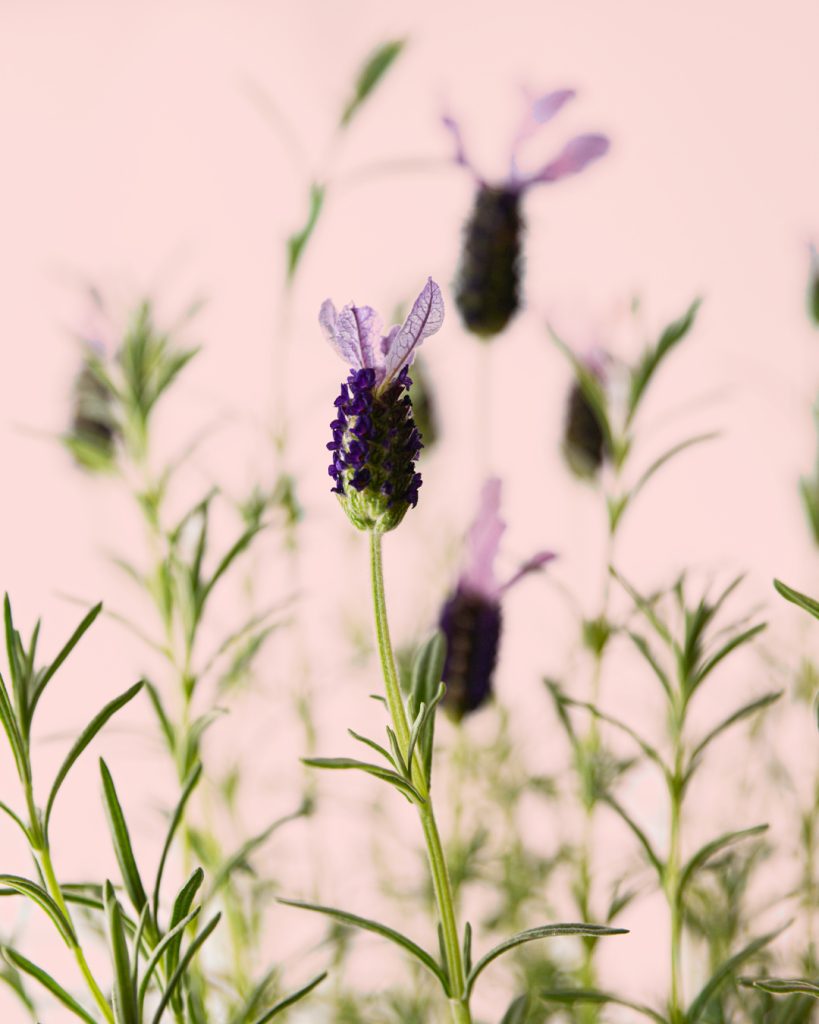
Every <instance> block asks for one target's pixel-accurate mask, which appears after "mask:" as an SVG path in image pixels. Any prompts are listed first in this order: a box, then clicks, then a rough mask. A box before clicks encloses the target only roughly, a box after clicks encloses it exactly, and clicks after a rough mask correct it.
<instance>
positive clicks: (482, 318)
mask: <svg viewBox="0 0 819 1024" xmlns="http://www.w3.org/2000/svg"><path fill="white" fill-rule="evenodd" d="M574 95H575V93H574V91H573V90H572V89H560V90H557V91H556V92H550V93H546V94H545V95H544V96H540V97H537V98H534V99H530V100H529V102H528V105H527V110H526V112H525V115H524V118H523V120H522V123H521V125H520V127H519V128H518V131H517V134H516V135H515V139H514V141H513V144H512V152H511V155H510V160H509V173H508V175H507V176H506V178H505V180H503V181H502V182H500V183H498V184H488V183H487V182H486V181H485V180H484V179H483V178H482V177H481V176H480V175H479V174H478V172H477V171H476V170H475V168H474V166H473V164H472V163H471V161H470V160H469V159H468V157H467V155H466V150H465V147H464V143H463V138H462V136H461V130H460V127H459V125H458V124H457V122H456V121H454V120H453V119H452V118H451V117H445V118H444V125H445V126H446V128H447V129H448V130H449V131H450V132H451V133H452V136H453V138H454V141H455V161H456V163H458V164H460V166H462V167H466V168H467V169H468V170H469V171H470V172H471V173H472V176H473V177H474V179H475V183H476V185H477V194H476V196H475V205H474V208H473V211H472V214H471V216H470V217H469V220H468V221H467V223H466V228H465V230H464V242H463V250H462V253H461V262H460V267H459V269H458V274H457V279H456V283H455V302H456V304H457V306H458V309H459V311H460V313H461V317H462V319H463V322H464V325H465V326H466V328H467V329H468V330H470V331H472V332H473V334H476V335H478V337H482V338H491V337H493V336H494V335H496V334H499V333H500V332H501V331H502V330H503V329H504V328H505V327H506V325H507V324H508V323H509V321H510V320H511V318H512V317H513V316H514V315H515V313H516V312H517V310H518V308H519V306H520V259H521V238H522V234H523V227H524V222H523V218H522V215H521V210H520V205H521V198H522V197H523V195H524V194H525V193H526V192H527V191H528V189H530V188H531V187H532V186H533V185H537V184H538V183H540V182H543V183H552V182H555V181H559V180H560V179H561V178H566V177H568V176H569V175H572V174H578V173H579V172H580V171H582V170H583V169H584V168H585V167H587V166H588V165H589V164H590V163H592V162H593V161H594V160H597V159H599V157H601V156H603V155H604V154H605V153H606V152H608V149H609V140H608V139H607V138H606V136H604V135H599V134H587V135H578V136H576V137H575V138H573V139H571V140H570V141H569V142H568V143H567V144H566V145H565V146H564V147H563V149H562V150H561V152H560V153H559V154H558V156H557V157H555V159H553V160H551V161H549V163H547V164H545V165H544V166H543V167H541V168H540V170H538V171H535V172H533V173H531V174H526V173H523V172H522V171H521V170H520V167H519V163H518V157H519V152H520V149H521V146H522V145H523V143H525V142H526V141H527V140H528V139H529V138H531V136H532V135H534V134H535V132H536V131H537V129H539V128H540V127H541V126H542V125H544V124H547V123H548V122H549V121H551V119H552V118H553V117H554V116H555V115H556V114H557V113H558V112H559V111H560V110H561V109H562V108H563V106H564V105H565V104H566V103H567V102H568V101H569V100H571V99H573V98H574Z"/></svg>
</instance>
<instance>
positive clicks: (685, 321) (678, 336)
mask: <svg viewBox="0 0 819 1024" xmlns="http://www.w3.org/2000/svg"><path fill="white" fill-rule="evenodd" d="M701 302H702V300H701V299H695V300H694V302H692V303H691V305H690V306H689V307H688V309H687V310H686V311H685V313H683V315H682V316H681V317H680V318H679V320H675V321H674V322H673V323H670V324H669V325H668V327H666V329H665V330H664V331H663V333H662V334H661V335H660V338H659V340H658V342H657V344H656V345H654V346H653V347H650V348H648V349H647V350H646V351H645V352H644V353H643V355H642V356H641V358H640V360H639V361H638V363H637V365H636V366H635V367H634V369H633V370H632V374H631V389H630V393H629V399H628V420H627V425H628V423H630V422H631V420H632V419H633V418H634V415H635V413H636V412H637V409H638V407H639V405H640V402H641V400H642V398H643V395H644V394H645V390H646V388H647V387H648V384H649V382H650V380H651V378H652V377H653V376H654V374H655V372H656V371H657V368H658V367H659V365H660V363H661V362H662V361H663V359H664V358H665V357H666V356H667V355H668V353H669V352H670V351H671V350H672V349H673V348H674V347H675V346H676V345H677V344H678V343H679V342H680V341H682V339H683V338H684V337H685V336H686V334H688V332H689V331H690V330H691V328H692V327H693V326H694V321H695V319H696V317H697V311H698V310H699V308H700V304H701Z"/></svg>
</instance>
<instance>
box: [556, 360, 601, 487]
mask: <svg viewBox="0 0 819 1024" xmlns="http://www.w3.org/2000/svg"><path fill="white" fill-rule="evenodd" d="M607 360H608V355H607V354H606V353H605V352H602V351H600V350H597V351H594V352H591V353H589V354H588V355H587V356H586V357H585V358H584V359H583V363H584V364H585V366H586V368H587V369H588V370H589V372H590V373H592V374H594V376H595V377H596V378H597V380H598V381H600V383H601V385H603V386H605V382H606V362H607ZM563 454H564V456H565V458H566V462H567V463H568V465H569V468H570V469H571V470H572V472H573V473H575V474H576V475H577V476H579V477H583V478H585V479H590V478H592V477H595V476H596V475H597V473H598V472H599V470H600V468H601V466H602V465H603V462H604V460H605V459H606V457H607V456H608V454H609V452H608V445H607V444H606V437H605V433H604V431H603V427H602V425H601V423H600V420H599V419H598V416H597V414H596V413H595V411H594V408H593V406H592V404H591V403H590V402H589V400H588V398H587V397H586V393H585V391H584V390H583V387H582V385H581V383H580V381H579V380H577V379H575V380H574V381H573V382H572V387H571V390H570V391H569V399H568V403H567V406H566V419H565V422H564V428H563Z"/></svg>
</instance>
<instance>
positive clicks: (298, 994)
mask: <svg viewBox="0 0 819 1024" xmlns="http://www.w3.org/2000/svg"><path fill="white" fill-rule="evenodd" d="M326 977H327V972H326V971H323V972H322V973H321V974H319V975H317V976H316V977H315V978H313V980H312V981H308V982H307V984H306V985H303V986H302V987H301V988H300V989H297V990H296V991H295V992H293V993H291V994H290V995H289V996H285V997H284V999H280V1000H279V1002H278V1003H276V1005H275V1006H271V1007H270V1009H269V1010H268V1011H267V1012H266V1013H263V1014H262V1016H261V1017H259V1018H258V1019H257V1020H256V1021H255V1022H254V1024H267V1022H268V1021H269V1020H273V1018H274V1017H278V1015H279V1014H280V1013H282V1011H283V1010H287V1009H288V1008H289V1007H291V1006H293V1004H294V1003H298V1002H299V1001H300V1000H302V999H304V997H305V996H306V995H309V993H310V992H312V991H313V989H314V988H315V987H316V986H317V985H320V984H321V983H322V982H323V981H324V979H325V978H326Z"/></svg>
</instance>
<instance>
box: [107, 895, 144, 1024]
mask: <svg viewBox="0 0 819 1024" xmlns="http://www.w3.org/2000/svg"><path fill="white" fill-rule="evenodd" d="M104 899H105V918H106V922H107V931H108V947H109V949H110V951H111V960H112V962H113V965H114V991H113V995H114V1017H115V1019H116V1022H117V1024H140V1022H139V1012H138V1010H137V1003H136V990H135V989H134V984H133V976H132V974H131V958H130V956H129V955H128V940H127V938H126V937H125V925H124V924H123V920H122V907H121V906H120V903H119V900H118V899H117V897H116V895H115V894H114V887H113V885H111V883H110V882H106V883H105V894H104Z"/></svg>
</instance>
